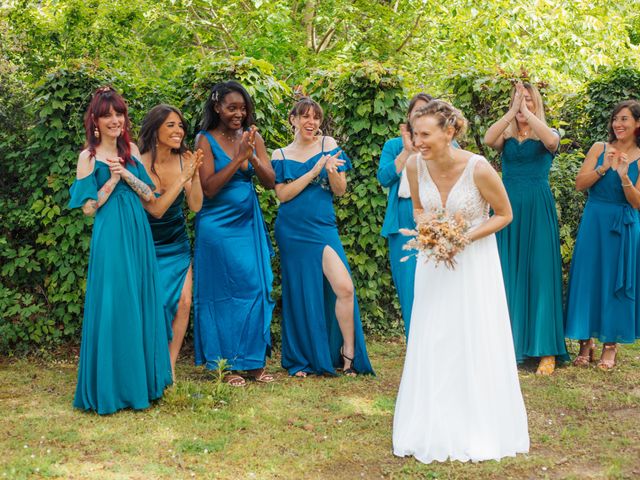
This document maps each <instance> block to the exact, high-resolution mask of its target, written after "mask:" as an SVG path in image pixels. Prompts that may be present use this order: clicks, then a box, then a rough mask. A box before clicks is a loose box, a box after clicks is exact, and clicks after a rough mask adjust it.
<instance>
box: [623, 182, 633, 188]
mask: <svg viewBox="0 0 640 480" xmlns="http://www.w3.org/2000/svg"><path fill="white" fill-rule="evenodd" d="M625 187H633V183H632V182H629V183H623V184H622V188H625Z"/></svg>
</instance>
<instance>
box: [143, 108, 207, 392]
mask: <svg viewBox="0 0 640 480" xmlns="http://www.w3.org/2000/svg"><path fill="white" fill-rule="evenodd" d="M185 135H186V124H185V121H184V118H183V117H182V113H181V112H180V110H178V109H177V108H175V107H171V106H169V105H163V104H161V105H156V106H155V107H153V108H152V109H151V110H150V111H149V113H147V115H146V117H145V118H144V120H143V121H142V126H141V128H140V138H139V139H138V148H140V152H141V153H142V163H143V164H144V166H145V168H146V169H147V172H149V174H150V176H151V178H152V180H153V182H154V184H155V186H156V188H155V191H154V195H155V196H156V198H160V197H162V196H163V195H170V196H171V197H175V199H174V200H173V203H171V204H169V205H167V209H166V210H165V211H163V212H156V213H155V215H152V214H150V213H147V217H148V219H149V224H150V225H151V233H152V235H153V242H154V244H155V248H156V257H157V259H158V267H159V269H160V280H161V284H162V290H161V291H162V294H163V298H164V310H165V315H166V320H167V323H168V325H169V330H170V331H171V333H172V338H171V339H170V340H171V343H169V356H170V358H171V371H172V373H173V378H174V380H175V376H176V375H175V372H176V360H177V359H178V354H179V353H180V347H181V346H182V340H183V339H184V335H185V333H186V331H187V326H188V325H189V313H190V311H191V298H192V284H193V282H192V274H191V244H190V243H189V236H188V235H187V224H186V221H185V218H184V213H183V211H182V205H183V203H184V200H185V198H186V199H187V204H188V205H189V209H190V210H191V211H192V212H198V211H199V210H200V208H201V207H202V187H201V185H200V176H199V175H198V169H199V167H200V165H201V164H202V151H201V150H198V151H197V152H196V153H195V154H193V153H192V152H190V151H188V150H187V147H186V145H185V143H184V139H185ZM176 188H177V189H178V191H179V193H178V194H177V196H176V195H175V192H174V191H173V190H174V189H176Z"/></svg>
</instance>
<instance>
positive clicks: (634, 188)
mask: <svg viewBox="0 0 640 480" xmlns="http://www.w3.org/2000/svg"><path fill="white" fill-rule="evenodd" d="M638 159H640V103H638V102H637V101H635V100H628V101H625V102H620V103H619V104H617V105H616V106H615V108H614V109H613V111H612V112H611V117H610V118H609V139H608V142H606V143H605V142H598V143H596V144H594V145H593V146H592V147H591V149H590V150H589V153H587V156H586V158H585V159H584V163H583V164H582V168H581V169H580V172H578V176H577V177H576V188H577V189H578V190H586V189H588V190H589V198H588V199H587V203H586V205H585V207H584V211H583V212H582V219H581V220H580V227H579V229H578V236H577V237H576V244H575V248H574V250H573V258H572V259H571V271H570V273H569V293H568V298H567V327H566V335H567V337H568V338H573V339H576V340H579V341H580V352H579V354H578V356H577V357H576V358H575V359H574V361H573V364H574V365H576V366H579V367H585V366H588V365H589V363H590V362H592V361H593V360H594V349H595V344H594V342H593V338H594V337H595V338H597V339H598V340H600V341H601V342H602V343H603V347H602V355H601V356H600V361H599V362H598V367H599V368H601V369H602V370H610V369H612V368H613V367H615V365H616V354H617V351H618V343H633V342H635V340H636V339H638V338H640V277H639V275H640V255H639V254H638V251H639V250H640V215H639V214H638V209H639V208H640V175H638Z"/></svg>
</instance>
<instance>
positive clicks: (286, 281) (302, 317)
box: [272, 139, 373, 375]
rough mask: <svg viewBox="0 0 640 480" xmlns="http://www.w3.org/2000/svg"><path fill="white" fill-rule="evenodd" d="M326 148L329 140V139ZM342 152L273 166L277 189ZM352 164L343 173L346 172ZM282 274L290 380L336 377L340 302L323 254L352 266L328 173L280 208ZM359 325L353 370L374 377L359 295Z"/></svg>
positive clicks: (278, 235)
mask: <svg viewBox="0 0 640 480" xmlns="http://www.w3.org/2000/svg"><path fill="white" fill-rule="evenodd" d="M323 143H324V139H323ZM337 151H338V148H336V149H333V150H331V151H329V152H324V151H323V152H320V153H318V154H317V155H314V156H313V157H311V158H309V159H308V160H307V161H306V162H298V161H295V160H290V159H287V158H286V157H285V155H284V152H283V151H282V150H280V152H281V153H282V157H283V159H282V160H277V159H276V160H273V161H272V164H273V168H274V170H275V172H276V184H278V183H288V182H290V181H293V180H295V179H297V178H298V177H300V176H302V175H304V174H305V173H307V172H309V171H310V170H311V169H312V168H313V166H314V165H315V163H316V162H317V161H318V160H319V159H320V157H321V156H322V155H325V154H328V155H334V154H335V153H336V152H337ZM340 158H342V159H343V160H345V161H346V163H345V165H343V166H342V167H340V168H339V169H338V171H346V170H348V169H350V168H351V164H350V162H349V159H348V158H347V157H346V155H344V153H343V154H341V156H340ZM275 234H276V241H277V242H278V247H279V249H280V268H281V272H282V367H283V368H285V369H286V370H288V371H289V374H290V375H295V374H296V373H297V372H305V373H314V374H318V375H322V374H325V373H327V374H331V375H335V373H336V372H335V369H336V368H338V367H341V366H342V363H343V361H342V358H341V356H340V347H341V346H342V344H343V339H342V333H341V332H340V328H339V326H338V320H337V319H336V315H335V305H336V296H335V294H334V293H333V290H332V289H331V286H330V284H329V282H328V281H327V279H326V278H325V276H324V274H323V272H322V254H323V251H324V249H325V247H327V246H328V247H330V248H332V249H333V250H334V251H335V252H336V253H337V254H338V256H339V257H340V259H341V260H342V262H343V263H344V265H345V267H346V268H347V270H349V265H348V263H347V257H346V255H345V253H344V249H343V248H342V243H341V242H340V237H339V236H338V229H337V226H336V217H335V212H334V210H333V193H332V192H331V187H330V186H329V179H328V176H327V172H326V170H325V169H323V170H322V171H321V173H320V175H319V176H318V177H317V178H316V180H314V181H313V182H312V183H311V184H309V185H308V186H307V187H306V188H305V189H304V190H302V192H300V193H299V194H298V195H296V196H295V197H294V198H292V199H291V200H289V201H287V202H283V203H281V204H280V207H279V208H278V216H277V218H276V224H275ZM353 322H354V331H355V356H354V361H353V368H355V369H356V371H358V372H359V373H373V369H372V368H371V363H370V362H369V357H368V355H367V347H366V345H365V341H364V334H363V331H362V323H361V322H360V310H359V308H358V299H357V298H355V294H354V311H353Z"/></svg>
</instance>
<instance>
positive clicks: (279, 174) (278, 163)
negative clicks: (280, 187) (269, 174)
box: [271, 160, 286, 183]
mask: <svg viewBox="0 0 640 480" xmlns="http://www.w3.org/2000/svg"><path fill="white" fill-rule="evenodd" d="M271 166H272V167H273V171H274V172H275V174H276V183H284V182H285V180H286V178H285V176H284V161H282V160H271Z"/></svg>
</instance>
